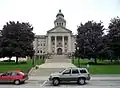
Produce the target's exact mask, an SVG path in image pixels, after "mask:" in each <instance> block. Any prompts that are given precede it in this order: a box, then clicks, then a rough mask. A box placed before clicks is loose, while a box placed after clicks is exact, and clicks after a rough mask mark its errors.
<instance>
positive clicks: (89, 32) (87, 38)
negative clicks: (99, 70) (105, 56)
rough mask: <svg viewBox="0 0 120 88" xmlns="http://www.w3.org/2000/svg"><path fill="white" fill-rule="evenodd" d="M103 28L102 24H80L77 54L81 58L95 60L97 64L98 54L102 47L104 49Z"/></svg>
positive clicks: (92, 22)
mask: <svg viewBox="0 0 120 88" xmlns="http://www.w3.org/2000/svg"><path fill="white" fill-rule="evenodd" d="M103 27H104V26H103V25H102V22H99V23H96V22H94V21H88V22H86V23H85V24H82V23H81V24H80V26H79V27H78V29H77V38H76V43H77V44H76V50H77V51H76V52H77V53H78V54H77V55H79V57H81V58H94V59H95V62H96V58H97V57H98V53H99V52H100V51H101V47H103V44H102V36H103V33H104V32H103V31H104V28H103ZM77 48H78V49H77Z"/></svg>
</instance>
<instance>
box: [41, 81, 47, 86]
mask: <svg viewBox="0 0 120 88" xmlns="http://www.w3.org/2000/svg"><path fill="white" fill-rule="evenodd" d="M47 82H48V80H46V81H44V82H43V84H42V85H41V86H40V87H43V86H44V85H45V84H46V83H47Z"/></svg>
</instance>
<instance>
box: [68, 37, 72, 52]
mask: <svg viewBox="0 0 120 88" xmlns="http://www.w3.org/2000/svg"><path fill="white" fill-rule="evenodd" d="M68 52H69V53H71V36H68Z"/></svg>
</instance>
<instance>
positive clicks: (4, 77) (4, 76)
mask: <svg viewBox="0 0 120 88" xmlns="http://www.w3.org/2000/svg"><path fill="white" fill-rule="evenodd" d="M9 80H10V74H9V73H8V72H6V73H3V74H2V75H1V76H0V82H2V83H8V82H9Z"/></svg>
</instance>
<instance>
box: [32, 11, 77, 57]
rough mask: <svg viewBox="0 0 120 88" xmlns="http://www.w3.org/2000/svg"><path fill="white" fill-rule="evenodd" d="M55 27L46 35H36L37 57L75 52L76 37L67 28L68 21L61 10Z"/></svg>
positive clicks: (34, 43) (35, 47)
mask: <svg viewBox="0 0 120 88" xmlns="http://www.w3.org/2000/svg"><path fill="white" fill-rule="evenodd" d="M54 25H55V27H54V28H52V29H51V30H48V31H47V34H46V35H36V36H35V40H34V42H33V45H34V49H35V55H38V56H39V55H44V54H53V55H54V54H57V55H62V54H71V53H73V52H75V35H73V34H72V31H71V30H69V29H67V28H66V20H65V19H64V15H63V14H62V12H61V10H59V12H58V14H57V15H56V20H55V21H54Z"/></svg>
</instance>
